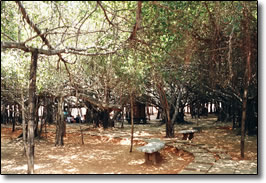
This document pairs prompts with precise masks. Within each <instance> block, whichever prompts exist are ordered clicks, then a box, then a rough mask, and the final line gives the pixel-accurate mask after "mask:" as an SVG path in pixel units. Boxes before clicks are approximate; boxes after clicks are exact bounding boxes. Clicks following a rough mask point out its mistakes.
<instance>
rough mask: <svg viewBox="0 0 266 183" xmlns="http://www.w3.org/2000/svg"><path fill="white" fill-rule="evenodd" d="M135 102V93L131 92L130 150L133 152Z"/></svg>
mask: <svg viewBox="0 0 266 183" xmlns="http://www.w3.org/2000/svg"><path fill="white" fill-rule="evenodd" d="M133 108H134V104H133V93H131V94H130V111H131V116H130V118H131V143H130V151H129V152H132V148H133V134H134V119H133V118H134V114H133V113H134V110H133Z"/></svg>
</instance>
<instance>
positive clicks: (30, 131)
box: [26, 50, 38, 174]
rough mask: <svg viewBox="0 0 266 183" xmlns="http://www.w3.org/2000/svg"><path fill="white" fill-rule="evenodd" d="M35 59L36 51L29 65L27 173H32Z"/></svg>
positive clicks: (36, 56)
mask: <svg viewBox="0 0 266 183" xmlns="http://www.w3.org/2000/svg"><path fill="white" fill-rule="evenodd" d="M37 60H38V51H37V50H35V51H34V52H32V57H31V65H30V80H29V82H30V85H29V113H30V116H29V121H28V136H27V138H28V139H27V151H26V152H27V157H28V174H33V173H34V121H35V111H36V109H35V108H36V106H35V98H36V95H35V92H36V76H37Z"/></svg>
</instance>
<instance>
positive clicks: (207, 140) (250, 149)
mask: <svg viewBox="0 0 266 183" xmlns="http://www.w3.org/2000/svg"><path fill="white" fill-rule="evenodd" d="M190 121H192V122H193V119H190ZM200 122H201V124H203V123H204V124H207V125H208V123H210V124H211V125H210V126H211V127H210V128H206V129H205V130H203V131H202V132H201V133H196V134H195V137H194V139H193V141H194V142H196V143H201V144H211V145H213V146H214V147H218V148H223V149H225V150H226V151H228V153H229V154H230V155H231V156H232V159H235V160H238V159H241V158H240V153H239V148H240V147H239V144H240V141H239V140H240V137H239V136H236V135H235V132H234V131H233V130H232V129H231V128H230V124H223V125H216V124H215V125H213V124H214V122H215V119H214V118H207V119H201V121H200ZM81 126H82V129H83V140H84V145H82V143H81V142H82V141H81V133H80V124H67V134H66V137H65V138H64V143H65V145H64V146H63V147H55V146H54V141H55V140H54V139H55V126H54V125H50V126H47V133H46V134H43V137H42V138H41V139H40V140H35V165H34V168H35V173H36V174H177V173H178V172H180V171H181V170H182V169H183V168H184V167H185V166H187V165H188V164H189V163H190V162H191V161H193V159H194V157H193V156H192V154H189V153H188V152H185V151H183V150H178V149H176V148H174V147H170V146H166V147H165V148H164V149H163V150H161V151H160V154H161V157H162V160H161V161H160V162H159V164H157V165H146V164H145V162H144V161H145V160H144V153H142V152H139V151H137V150H136V148H137V147H140V146H142V145H144V144H146V142H145V141H144V140H142V138H140V137H146V138H147V139H150V138H161V139H163V138H164V136H165V125H160V124H159V122H153V123H150V124H147V125H135V134H134V136H135V137H136V138H135V140H134V147H133V152H129V149H130V141H129V139H130V135H129V134H130V125H128V124H125V128H123V129H121V128H120V125H119V126H118V125H117V127H116V128H112V129H108V130H103V129H101V128H99V129H95V128H93V127H92V126H91V125H85V124H82V125H81ZM189 126H191V124H190V125H181V126H175V129H176V132H177V131H178V130H180V129H186V128H189ZM11 129H12V128H11V125H1V173H2V174H25V173H26V171H27V163H26V157H25V155H24V154H23V145H22V141H21V140H18V139H17V138H16V137H17V136H18V135H19V134H20V133H21V126H17V128H16V129H17V130H16V131H15V132H13V133H12V131H11ZM117 134H118V135H117ZM121 134H122V135H121ZM176 138H178V139H181V138H182V136H181V134H178V133H176ZM245 147H246V157H245V159H256V158H257V137H246V146H245Z"/></svg>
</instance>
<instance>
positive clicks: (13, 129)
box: [10, 105, 16, 132]
mask: <svg viewBox="0 0 266 183" xmlns="http://www.w3.org/2000/svg"><path fill="white" fill-rule="evenodd" d="M10 116H11V120H12V132H14V131H15V129H16V117H15V116H16V115H15V105H13V107H12V110H11V115H10Z"/></svg>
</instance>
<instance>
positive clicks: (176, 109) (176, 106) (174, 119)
mask: <svg viewBox="0 0 266 183" xmlns="http://www.w3.org/2000/svg"><path fill="white" fill-rule="evenodd" d="M181 90H182V86H181V87H180V89H179V92H178V95H177V99H176V105H175V112H174V115H173V117H172V123H173V124H174V123H175V121H176V117H177V115H178V113H179V104H180V100H181V96H182V91H181Z"/></svg>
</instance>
